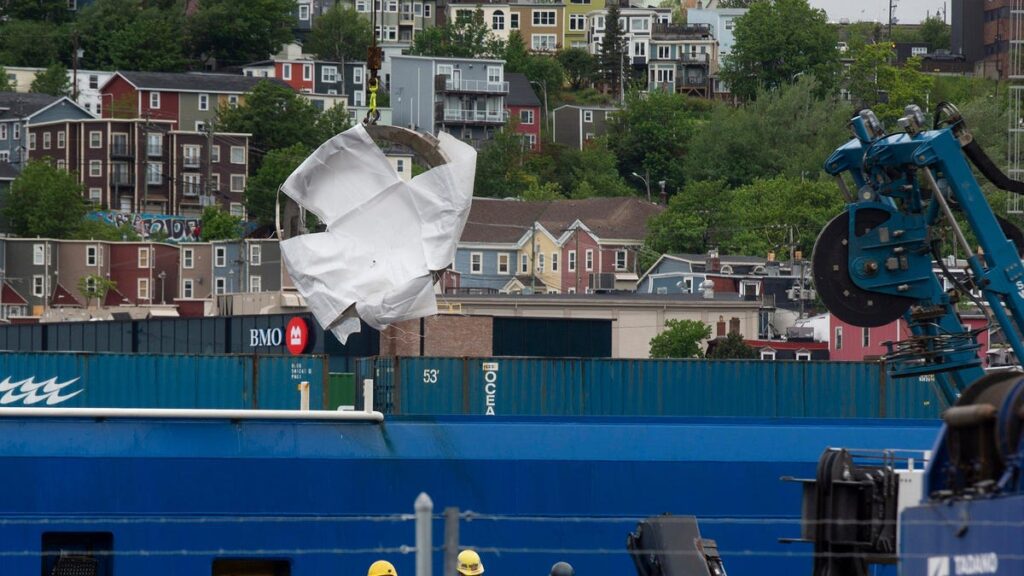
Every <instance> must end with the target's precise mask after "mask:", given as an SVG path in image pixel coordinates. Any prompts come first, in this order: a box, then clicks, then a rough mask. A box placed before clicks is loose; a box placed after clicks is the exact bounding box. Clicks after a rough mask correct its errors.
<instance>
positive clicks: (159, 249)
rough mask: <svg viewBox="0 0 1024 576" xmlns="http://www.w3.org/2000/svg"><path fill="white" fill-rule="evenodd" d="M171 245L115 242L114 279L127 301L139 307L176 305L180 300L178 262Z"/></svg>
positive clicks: (173, 247) (175, 248)
mask: <svg viewBox="0 0 1024 576" xmlns="http://www.w3.org/2000/svg"><path fill="white" fill-rule="evenodd" d="M179 257H180V251H179V249H178V247H177V246H174V245H171V244H159V243H155V242H112V243H111V244H110V260H111V262H116V263H117V264H116V265H113V266H111V267H110V279H111V280H113V281H114V283H115V284H116V286H117V292H118V294H120V295H121V296H123V298H124V300H126V301H127V302H129V303H131V304H135V305H138V306H144V305H150V304H173V303H174V300H175V299H176V298H177V297H178V285H179V282H178V269H179V263H178V258H179Z"/></svg>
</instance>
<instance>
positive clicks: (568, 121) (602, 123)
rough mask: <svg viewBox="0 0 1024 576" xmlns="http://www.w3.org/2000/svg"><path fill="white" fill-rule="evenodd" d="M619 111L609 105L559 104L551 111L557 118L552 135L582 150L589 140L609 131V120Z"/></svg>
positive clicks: (571, 146)
mask: <svg viewBox="0 0 1024 576" xmlns="http://www.w3.org/2000/svg"><path fill="white" fill-rule="evenodd" d="M618 111H619V109H618V108H611V107H607V106H573V105H569V104H566V105H565V106H559V107H558V108H555V109H554V110H552V111H551V114H552V116H554V118H555V129H554V133H553V134H552V137H553V138H554V140H555V142H557V143H559V144H561V145H563V146H568V147H570V148H575V149H576V150H582V149H583V145H584V144H585V143H586V142H587V140H593V139H594V138H597V137H598V136H603V135H604V134H606V133H607V132H608V121H609V120H610V119H611V117H612V115H614V114H615V113H616V112H618Z"/></svg>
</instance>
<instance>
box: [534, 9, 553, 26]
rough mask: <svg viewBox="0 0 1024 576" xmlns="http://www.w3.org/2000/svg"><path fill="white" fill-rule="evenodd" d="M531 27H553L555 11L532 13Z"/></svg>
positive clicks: (536, 11)
mask: <svg viewBox="0 0 1024 576" xmlns="http://www.w3.org/2000/svg"><path fill="white" fill-rule="evenodd" d="M533 25H534V26H554V25H555V11H554V10H534V11H533Z"/></svg>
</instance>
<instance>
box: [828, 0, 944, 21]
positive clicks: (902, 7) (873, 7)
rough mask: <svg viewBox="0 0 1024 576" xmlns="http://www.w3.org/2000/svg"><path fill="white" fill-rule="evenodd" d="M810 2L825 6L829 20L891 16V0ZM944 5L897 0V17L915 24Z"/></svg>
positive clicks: (925, 0) (933, 1)
mask: <svg viewBox="0 0 1024 576" xmlns="http://www.w3.org/2000/svg"><path fill="white" fill-rule="evenodd" d="M810 3H811V6H814V7H815V8H824V9H825V12H828V18H829V20H832V21H836V20H839V19H840V18H849V19H850V21H851V22H855V21H858V20H874V21H878V22H885V21H886V20H887V19H888V18H889V0H810ZM951 4H952V0H946V10H947V11H948V12H949V13H950V14H952V6H951ZM942 5H943V2H942V0H897V2H896V18H898V19H899V21H900V22H903V23H905V24H913V23H916V22H920V21H921V20H924V18H925V15H926V14H927V13H928V12H929V11H930V12H931V13H932V14H935V13H936V12H941V11H942ZM946 21H947V22H948V21H949V19H948V18H947V19H946Z"/></svg>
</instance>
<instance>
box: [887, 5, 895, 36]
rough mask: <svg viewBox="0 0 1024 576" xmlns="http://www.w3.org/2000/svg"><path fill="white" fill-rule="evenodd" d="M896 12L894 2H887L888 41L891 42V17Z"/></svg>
mask: <svg viewBox="0 0 1024 576" xmlns="http://www.w3.org/2000/svg"><path fill="white" fill-rule="evenodd" d="M894 12H896V0H889V41H890V42H891V41H892V15H893V13H894Z"/></svg>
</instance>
